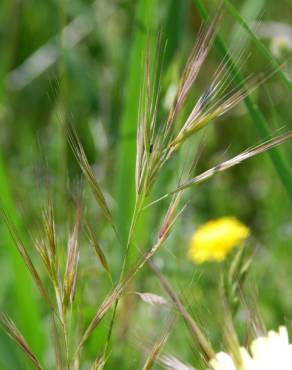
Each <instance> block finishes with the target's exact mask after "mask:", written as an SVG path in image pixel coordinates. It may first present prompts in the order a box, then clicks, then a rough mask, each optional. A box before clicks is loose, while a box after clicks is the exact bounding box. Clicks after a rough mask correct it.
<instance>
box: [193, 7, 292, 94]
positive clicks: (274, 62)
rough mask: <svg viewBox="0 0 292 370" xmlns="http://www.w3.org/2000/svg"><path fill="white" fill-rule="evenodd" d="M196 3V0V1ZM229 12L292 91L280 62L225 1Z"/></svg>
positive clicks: (291, 85) (291, 84)
mask: <svg viewBox="0 0 292 370" xmlns="http://www.w3.org/2000/svg"><path fill="white" fill-rule="evenodd" d="M195 1H196V0H195ZM224 3H225V5H226V8H227V10H228V11H229V13H230V14H231V15H232V16H233V17H234V18H235V19H236V20H237V22H238V23H239V24H240V25H241V26H242V28H243V29H244V30H245V31H246V32H247V33H248V35H249V36H250V37H251V39H252V40H253V41H254V43H255V45H256V46H257V48H258V49H259V51H260V52H261V54H262V55H263V56H264V57H266V58H267V60H268V61H269V62H270V63H271V65H272V67H274V69H275V72H276V74H277V75H278V76H279V77H280V78H281V80H282V81H283V82H284V84H285V86H286V87H287V88H288V89H289V90H290V91H292V83H291V81H289V79H288V78H287V77H286V75H285V73H284V72H283V71H282V67H281V65H280V64H279V63H278V61H277V60H276V59H275V58H274V56H273V55H272V53H271V52H270V51H269V50H268V49H267V48H266V47H265V45H264V44H263V43H262V41H261V40H259V39H258V38H257V36H256V34H255V33H254V32H253V31H252V30H251V28H250V27H249V25H248V24H247V23H246V21H245V20H244V19H243V18H242V16H241V15H240V14H239V13H238V11H237V10H236V8H235V7H234V6H233V5H232V4H231V3H230V1H229V0H224Z"/></svg>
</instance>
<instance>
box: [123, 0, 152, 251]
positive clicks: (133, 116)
mask: <svg viewBox="0 0 292 370" xmlns="http://www.w3.org/2000/svg"><path fill="white" fill-rule="evenodd" d="M155 6H156V0H140V1H139V2H138V5H137V9H136V11H137V12H136V24H137V25H139V26H137V27H136V30H135V31H134V34H133V41H132V46H131V51H130V57H129V70H128V71H129V74H128V82H127V89H126V97H125V101H124V110H123V114H122V119H121V125H120V145H119V147H118V156H117V158H118V159H119V160H118V164H117V171H118V174H117V203H118V210H117V229H118V233H119V235H120V238H121V241H122V243H123V245H125V244H126V242H127V237H128V230H129V225H130V220H131V217H132V213H133V207H134V203H135V159H136V128H137V119H138V106H139V96H140V89H141V86H142V83H143V79H144V74H143V55H144V54H145V50H146V44H147V38H148V35H147V32H148V31H149V30H151V31H153V25H154V20H155V16H154V14H155V12H154V9H155Z"/></svg>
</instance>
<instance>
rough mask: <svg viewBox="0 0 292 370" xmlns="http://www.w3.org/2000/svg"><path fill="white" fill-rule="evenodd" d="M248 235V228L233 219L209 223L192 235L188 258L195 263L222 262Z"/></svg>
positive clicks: (225, 218)
mask: <svg viewBox="0 0 292 370" xmlns="http://www.w3.org/2000/svg"><path fill="white" fill-rule="evenodd" d="M249 235H250V230H249V228H248V227H246V226H245V225H244V224H242V223H241V222H240V221H238V220H237V219H236V218H234V217H222V218H219V219H217V220H212V221H209V222H207V223H206V224H204V225H202V226H201V227H199V228H198V230H197V231H196V232H195V233H194V234H193V236H192V239H191V242H190V249H189V258H190V259H191V260H193V261H194V262H196V263H203V262H206V261H218V262H220V261H223V260H224V259H225V257H226V255H227V254H228V252H229V251H230V250H232V249H233V248H234V247H236V246H238V245H240V243H242V242H243V241H244V240H245V239H246V238H247V237H248V236H249Z"/></svg>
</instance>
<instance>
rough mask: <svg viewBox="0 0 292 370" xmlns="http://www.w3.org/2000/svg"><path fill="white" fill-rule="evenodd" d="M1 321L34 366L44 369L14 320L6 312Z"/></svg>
mask: <svg viewBox="0 0 292 370" xmlns="http://www.w3.org/2000/svg"><path fill="white" fill-rule="evenodd" d="M0 323H1V325H2V326H3V328H4V329H5V331H6V332H7V334H8V335H9V336H10V338H11V339H12V340H13V341H14V342H15V343H16V344H17V345H18V347H19V348H20V349H21V350H22V352H23V353H24V354H25V355H26V356H27V357H28V358H29V359H30V361H31V362H32V364H33V365H34V367H35V368H36V369H38V370H43V367H42V366H41V364H40V362H39V361H38V359H37V358H36V356H35V355H34V353H33V351H32V350H31V349H30V347H29V345H28V344H27V342H26V340H25V339H24V337H23V336H22V334H21V333H20V331H19V330H18V329H17V327H16V325H15V324H14V322H13V321H12V320H11V319H10V318H9V317H8V316H7V315H5V314H3V313H2V314H1V315H0Z"/></svg>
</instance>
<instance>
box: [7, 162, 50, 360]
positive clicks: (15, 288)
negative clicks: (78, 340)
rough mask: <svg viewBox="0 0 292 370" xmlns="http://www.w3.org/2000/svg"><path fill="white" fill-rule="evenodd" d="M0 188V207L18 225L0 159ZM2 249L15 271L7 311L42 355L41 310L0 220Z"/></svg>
mask: <svg viewBox="0 0 292 370" xmlns="http://www.w3.org/2000/svg"><path fill="white" fill-rule="evenodd" d="M0 190H1V207H3V208H4V209H5V210H6V211H7V212H8V213H9V215H10V217H11V219H13V221H14V223H15V224H16V225H17V226H18V229H21V227H20V221H19V217H18V215H17V211H16V210H15V207H14V205H13V200H12V196H11V191H10V185H9V183H8V181H7V173H6V171H5V168H4V165H3V161H2V160H1V159H0ZM1 240H2V248H3V249H5V253H6V256H5V257H6V258H7V259H8V261H7V262H8V263H10V264H11V269H12V270H13V271H14V274H13V275H12V278H13V281H12V282H11V284H12V286H11V290H12V292H13V297H14V300H13V302H14V304H13V307H10V308H9V307H7V309H9V310H10V311H9V312H10V313H11V314H13V317H14V318H15V321H16V322H17V323H18V324H19V326H20V327H21V330H22V332H23V333H24V335H25V336H26V338H27V340H28V342H29V343H30V345H31V347H32V348H33V349H34V351H35V352H36V353H37V355H40V354H42V350H43V348H44V347H43V346H44V340H43V337H42V335H41V333H40V330H39V328H40V324H39V323H40V312H39V305H38V304H37V303H36V298H35V289H34V286H33V282H32V280H31V277H30V276H29V273H28V271H27V269H26V267H25V264H24V262H23V260H22V259H21V257H20V255H19V253H18V251H17V249H16V247H15V245H14V243H13V242H12V240H11V238H10V235H9V232H8V229H7V228H6V227H5V226H4V224H3V221H2V229H1Z"/></svg>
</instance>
